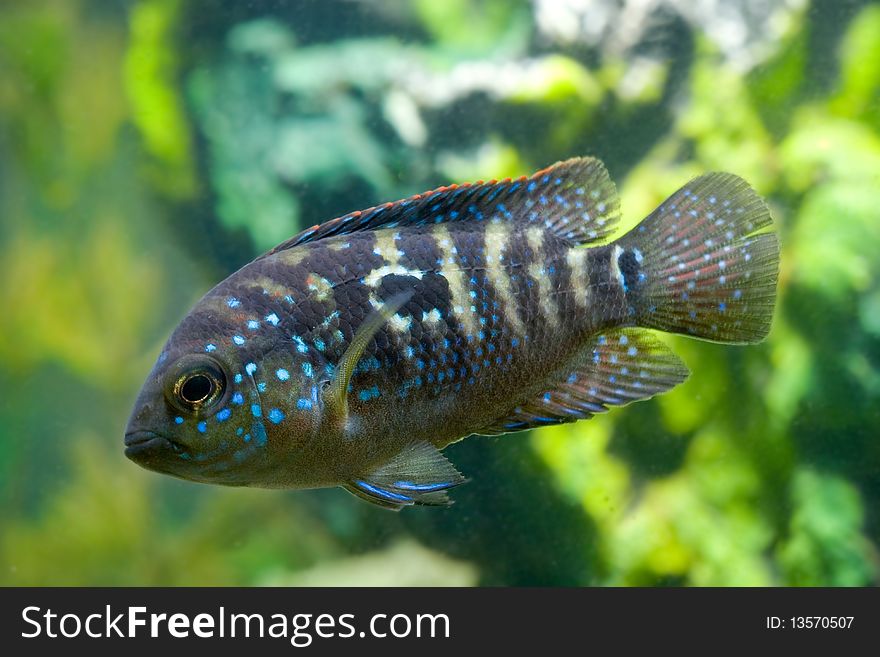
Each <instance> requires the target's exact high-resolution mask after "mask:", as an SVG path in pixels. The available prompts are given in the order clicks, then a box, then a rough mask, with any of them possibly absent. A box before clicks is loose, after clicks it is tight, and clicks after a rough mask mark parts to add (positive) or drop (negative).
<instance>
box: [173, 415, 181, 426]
mask: <svg viewBox="0 0 880 657" xmlns="http://www.w3.org/2000/svg"><path fill="white" fill-rule="evenodd" d="M174 424H183V418H182V417H180V416H179V415H178V416H177V417H176V418H174Z"/></svg>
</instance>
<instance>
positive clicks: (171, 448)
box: [124, 430, 183, 463]
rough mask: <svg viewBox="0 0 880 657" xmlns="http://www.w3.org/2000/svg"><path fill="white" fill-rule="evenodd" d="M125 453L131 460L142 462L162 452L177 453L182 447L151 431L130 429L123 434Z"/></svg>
mask: <svg viewBox="0 0 880 657" xmlns="http://www.w3.org/2000/svg"><path fill="white" fill-rule="evenodd" d="M124 442H125V455H126V456H127V457H128V458H130V459H131V460H132V461H136V462H138V463H144V462H148V461H152V460H153V459H154V458H156V457H159V456H161V455H162V454H168V453H174V454H179V453H180V452H182V451H183V447H182V446H181V445H179V444H178V443H176V442H174V441H173V440H170V439H168V438H166V437H165V436H162V435H160V434H158V433H155V432H153V431H143V430H141V431H130V432H128V433H126V434H125V441H124Z"/></svg>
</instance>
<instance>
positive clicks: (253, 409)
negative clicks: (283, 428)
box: [251, 404, 263, 417]
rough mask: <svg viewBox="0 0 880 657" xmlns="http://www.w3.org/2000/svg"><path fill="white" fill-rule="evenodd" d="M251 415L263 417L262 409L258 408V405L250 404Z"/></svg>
mask: <svg viewBox="0 0 880 657" xmlns="http://www.w3.org/2000/svg"><path fill="white" fill-rule="evenodd" d="M251 414H252V415H253V416H254V417H262V416H263V409H262V408H261V407H260V405H259V404H251Z"/></svg>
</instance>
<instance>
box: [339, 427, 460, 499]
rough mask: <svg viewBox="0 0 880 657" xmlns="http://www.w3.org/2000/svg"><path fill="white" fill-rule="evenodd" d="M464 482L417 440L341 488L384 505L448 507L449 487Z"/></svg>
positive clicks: (445, 461) (432, 449)
mask: <svg viewBox="0 0 880 657" xmlns="http://www.w3.org/2000/svg"><path fill="white" fill-rule="evenodd" d="M465 481H467V480H466V479H465V478H464V477H463V476H462V475H461V473H459V472H458V470H456V469H455V466H453V465H452V463H450V462H449V460H448V459H447V458H446V457H445V456H443V454H441V453H440V450H438V449H437V448H436V447H434V446H433V445H432V444H430V443H428V442H425V441H419V442H414V443H411V444H410V445H407V446H406V447H404V448H403V449H402V450H401V451H400V452H398V453H397V454H396V455H395V456H393V457H392V458H391V459H389V460H388V461H387V462H386V463H384V464H382V465H380V466H379V467H378V468H376V469H375V470H373V471H372V472H370V473H369V474H368V475H364V476H361V477H355V478H354V479H353V480H352V481H350V482H348V483H346V485H345V488H346V489H347V490H349V491H350V492H352V493H353V494H355V495H357V496H358V497H360V498H362V499H365V500H367V501H369V502H373V503H374V504H379V505H380V506H384V507H386V508H396V509H399V508H402V507H404V506H410V505H422V506H448V505H450V504H452V501H451V500H450V499H449V496H448V495H447V491H448V490H449V489H450V488H454V487H455V486H459V485H461V484H463V483H465Z"/></svg>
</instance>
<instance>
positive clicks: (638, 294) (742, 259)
mask: <svg viewBox="0 0 880 657" xmlns="http://www.w3.org/2000/svg"><path fill="white" fill-rule="evenodd" d="M772 224H773V220H772V219H771V218H770V211H769V210H768V209H767V206H766V204H765V203H764V201H762V200H761V198H760V197H759V196H758V195H757V194H756V193H755V191H754V190H753V189H752V188H751V187H750V186H749V184H748V183H747V182H746V181H744V180H743V179H742V178H739V177H738V176H735V175H733V174H730V173H709V174H706V175H703V176H700V177H699V178H695V179H694V180H692V181H691V182H689V183H688V184H687V185H685V186H684V187H682V188H681V189H680V190H678V191H677V192H676V193H675V194H673V195H672V196H670V197H669V198H668V199H666V201H664V202H663V204H662V205H660V207H658V208H657V209H656V210H654V212H652V213H651V214H650V215H649V216H648V217H647V218H646V219H645V220H644V221H642V223H641V224H639V225H638V226H637V227H636V228H635V229H633V230H632V231H631V232H630V233H628V234H626V235H624V236H623V237H622V238H621V239H620V240H618V241H617V244H618V245H619V246H620V247H621V250H620V251H618V267H619V269H620V272H621V276H622V278H623V280H624V282H625V286H626V288H627V298H628V299H630V301H631V304H632V307H633V308H634V310H635V312H636V319H635V323H636V324H638V325H639V326H644V327H648V328H655V329H660V330H662V331H670V332H674V333H684V334H687V335H691V336H695V337H698V338H703V339H706V340H715V341H718V342H731V343H751V342H760V341H761V340H763V339H764V337H766V335H767V333H768V331H769V330H770V320H771V318H772V316H773V308H774V305H775V303H776V279H777V277H778V273H779V242H778V240H777V238H776V235H775V234H774V233H772V232H769V231H768V230H767V229H768V227H770V229H772Z"/></svg>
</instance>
